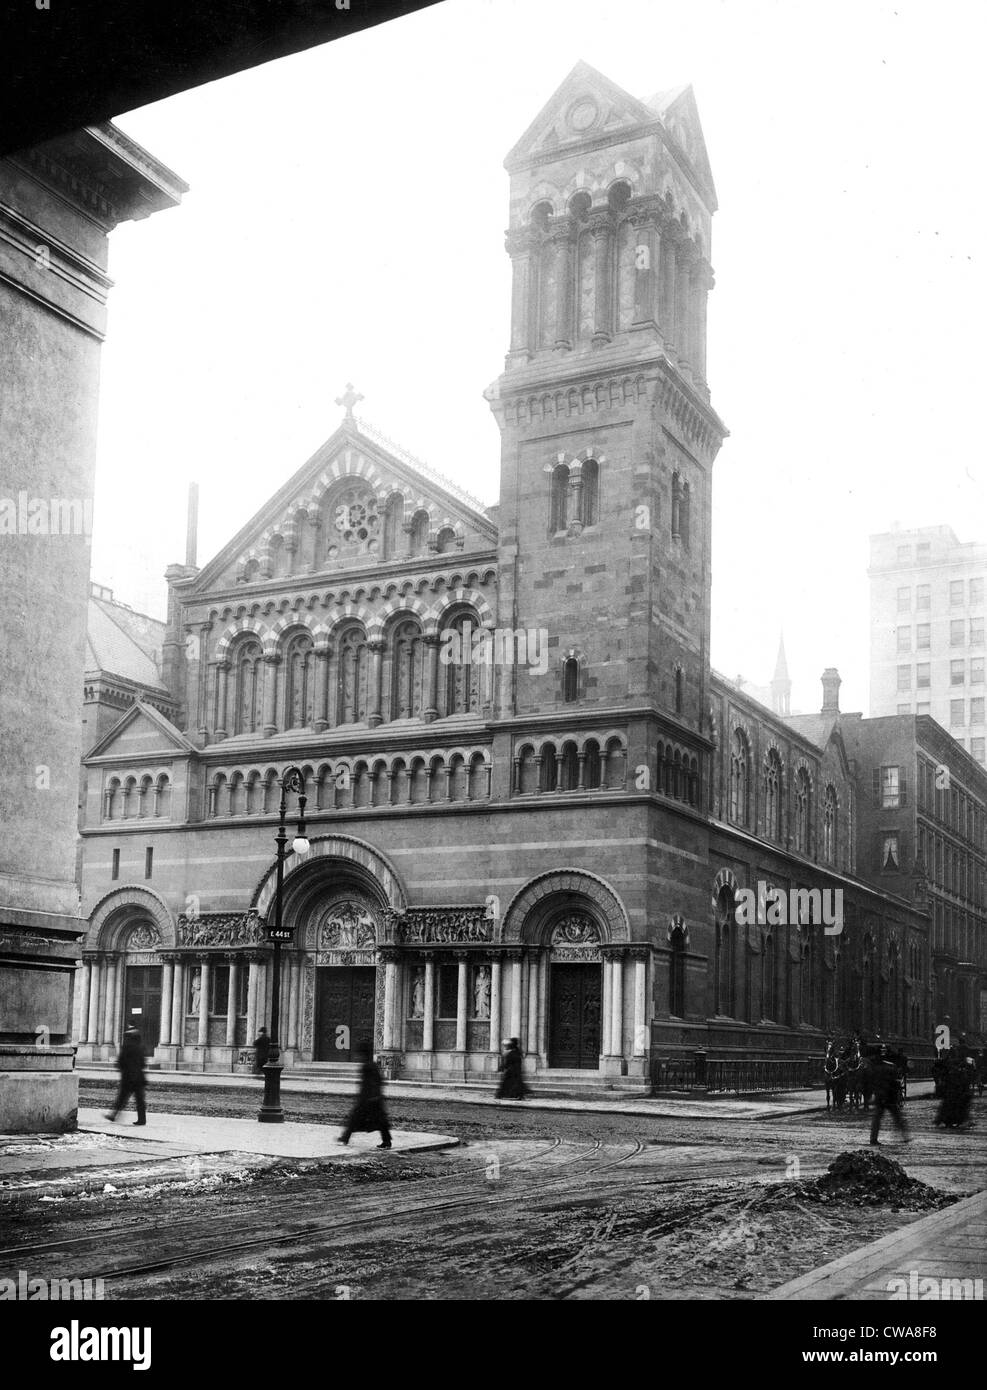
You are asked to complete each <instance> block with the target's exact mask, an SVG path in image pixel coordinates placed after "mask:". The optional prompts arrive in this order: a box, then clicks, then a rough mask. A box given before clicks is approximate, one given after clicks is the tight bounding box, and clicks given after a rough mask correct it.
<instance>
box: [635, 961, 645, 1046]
mask: <svg viewBox="0 0 987 1390" xmlns="http://www.w3.org/2000/svg"><path fill="white" fill-rule="evenodd" d="M647 975H648V962H647V958H646V957H645V956H644V954H643V953H641V954H636V955H635V957H634V1046H633V1055H634V1056H635V1057H644V1056H645V1055H646V1053H647V1050H648V1048H647V1019H646V1018H645V1007H646V1002H647V1001H646V994H645V986H646V983H647Z"/></svg>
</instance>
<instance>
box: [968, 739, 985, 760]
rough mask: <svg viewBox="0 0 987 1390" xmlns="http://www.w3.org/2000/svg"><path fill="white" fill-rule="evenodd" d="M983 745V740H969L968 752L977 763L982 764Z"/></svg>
mask: <svg viewBox="0 0 987 1390" xmlns="http://www.w3.org/2000/svg"><path fill="white" fill-rule="evenodd" d="M984 743H985V740H984V739H982V738H971V740H970V752H971V753H972V754H973V756H974V757H975V758H976V760H977V762H978V763H982V762H983V761H984Z"/></svg>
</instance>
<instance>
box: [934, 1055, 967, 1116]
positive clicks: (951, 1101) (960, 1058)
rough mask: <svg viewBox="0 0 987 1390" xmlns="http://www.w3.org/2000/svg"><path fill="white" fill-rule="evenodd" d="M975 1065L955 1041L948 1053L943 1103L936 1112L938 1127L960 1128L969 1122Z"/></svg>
mask: <svg viewBox="0 0 987 1390" xmlns="http://www.w3.org/2000/svg"><path fill="white" fill-rule="evenodd" d="M973 1077H974V1067H973V1065H972V1064H971V1061H970V1059H969V1058H968V1057H967V1055H966V1053H965V1051H964V1050H963V1049H962V1048H960V1047H959V1046H958V1044H956V1043H954V1044H953V1046H952V1047H951V1048H950V1049H949V1052H948V1053H947V1054H946V1075H945V1078H944V1080H943V1094H942V1103H941V1105H940V1106H939V1109H938V1110H937V1112H936V1119H935V1125H936V1129H938V1128H939V1126H940V1125H945V1126H946V1128H947V1129H960V1128H962V1127H963V1126H964V1125H966V1124H967V1123H968V1122H969V1119H970V1103H971V1101H972V1100H973Z"/></svg>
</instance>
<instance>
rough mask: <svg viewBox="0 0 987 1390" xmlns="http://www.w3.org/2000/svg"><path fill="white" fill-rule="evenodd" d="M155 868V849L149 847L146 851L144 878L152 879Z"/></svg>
mask: <svg viewBox="0 0 987 1390" xmlns="http://www.w3.org/2000/svg"><path fill="white" fill-rule="evenodd" d="M153 867H154V850H153V848H152V847H151V846H150V845H148V847H147V849H146V850H145V851H144V877H145V878H150V877H151V871H152V869H153Z"/></svg>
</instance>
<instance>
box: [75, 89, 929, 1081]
mask: <svg viewBox="0 0 987 1390" xmlns="http://www.w3.org/2000/svg"><path fill="white" fill-rule="evenodd" d="M507 168H508V171H509V174H510V181H511V184H510V223H509V228H508V233H507V249H508V252H509V254H510V256H511V258H512V265H513V293H512V306H511V330H510V349H509V352H508V356H507V360H506V365H505V370H504V372H503V374H502V375H501V376H500V377H499V379H498V380H497V382H496V383H494V385H492V386H491V387H490V388H489V389H488V391H487V398H488V400H489V402H490V406H491V409H492V410H493V412H494V415H495V417H496V419H497V422H498V424H499V426H500V430H501V436H502V456H501V457H502V464H501V486H500V497H499V504H498V506H497V507H496V508H484V506H483V505H482V503H480V502H479V501H477V500H476V499H473V498H471V497H469V496H468V495H467V494H465V493H463V492H462V490H461V489H460V488H458V487H456V486H455V485H453V484H452V483H449V482H448V481H446V480H444V479H442V478H440V477H438V476H437V475H435V474H433V473H432V472H431V471H430V470H428V469H426V468H425V467H424V466H423V465H421V464H420V463H418V462H417V461H416V460H414V459H412V458H411V457H410V456H408V455H406V454H405V453H404V452H403V451H402V450H400V449H399V448H397V446H395V445H393V444H392V443H390V442H389V441H387V440H385V439H383V438H382V437H381V436H379V435H378V434H377V432H376V431H374V430H373V428H372V427H371V426H369V425H368V424H366V423H365V422H364V421H362V420H360V419H357V418H356V417H355V416H354V414H353V406H354V405H355V404H356V402H357V399H358V398H357V396H356V395H355V393H354V392H353V391H352V388H348V389H347V393H346V395H345V396H344V397H342V398H341V401H340V404H341V405H343V406H344V408H345V416H344V418H343V420H342V422H341V423H340V425H339V427H338V428H337V430H336V431H335V433H334V434H333V435H332V436H331V437H330V438H329V439H328V440H327V441H326V443H325V444H324V445H323V446H322V447H321V448H320V449H319V450H317V452H316V453H315V454H314V455H313V456H312V458H310V459H309V460H308V461H307V462H306V463H304V464H303V465H302V466H301V468H299V469H298V471H297V472H296V473H294V475H293V476H292V477H290V478H289V479H288V480H287V481H286V482H285V484H284V485H283V486H282V487H281V488H280V489H279V491H278V492H277V493H276V494H275V495H274V496H273V497H272V498H271V499H270V501H269V502H268V503H267V504H266V505H265V506H264V507H263V508H262V509H261V510H260V512H258V514H257V515H256V516H255V517H254V518H253V519H252V520H251V521H250V522H249V523H248V524H247V525H246V526H245V527H244V528H243V529H242V530H241V531H240V532H239V533H238V534H237V535H236V536H234V537H233V538H232V539H231V540H230V542H229V543H228V544H227V545H226V546H225V547H224V548H223V549H222V550H221V551H220V553H219V554H218V555H217V556H216V557H215V558H214V559H213V560H211V561H210V562H209V563H208V564H207V565H205V566H204V567H203V568H202V569H198V568H197V567H196V566H195V565H194V564H191V563H187V564H185V565H181V566H180V565H175V566H173V567H172V568H171V569H170V570H169V571H168V581H169V600H168V622H167V632H166V637H165V641H164V646H163V662H162V672H163V680H164V684H165V685H166V686H167V688H168V691H169V692H170V695H171V698H172V699H173V701H174V706H175V708H174V714H173V715H169V714H167V713H165V712H162V709H161V708H160V707H157V708H155V706H154V704H152V703H150V702H147V701H144V700H140V701H137V702H135V703H134V704H133V705H132V706H131V708H130V709H129V710H128V711H127V713H126V714H125V715H124V716H123V717H122V718H121V719H120V721H119V722H118V723H117V724H116V725H115V726H114V727H113V728H111V729H110V730H109V731H108V732H106V733H105V735H104V736H102V737H101V738H100V739H99V740H98V741H97V742H96V743H95V745H94V747H93V748H92V749H91V750H90V752H89V754H88V756H87V758H86V760H85V765H86V770H87V779H88V796H87V805H86V809H85V818H84V828H83V840H84V852H83V876H82V892H83V900H84V910H85V912H86V914H87V916H88V920H89V933H88V938H87V941H86V951H85V956H84V981H85V985H84V988H83V990H82V991H81V992H80V995H79V1010H78V1015H77V1031H78V1037H79V1041H80V1055H81V1056H82V1057H84V1058H93V1059H109V1058H110V1057H111V1056H112V1053H113V1051H114V1049H115V1047H116V1045H117V1040H118V1037H119V1034H120V1030H121V1028H122V1026H123V1022H124V1020H125V1019H127V1020H129V1019H132V1018H137V1019H139V1020H140V1022H141V1026H142V1031H143V1033H144V1039H145V1046H146V1048H147V1049H148V1051H153V1052H154V1055H155V1057H156V1058H157V1059H158V1060H159V1061H161V1062H166V1063H170V1064H178V1065H180V1066H183V1067H196V1068H215V1069H221V1068H229V1067H231V1066H234V1067H235V1066H241V1065H247V1063H246V1062H245V1060H244V1056H245V1054H244V1052H243V1049H244V1048H245V1046H246V1045H247V1044H248V1043H249V1042H250V1040H251V1039H252V1037H253V1035H254V1032H255V1030H256V1028H257V1027H259V1026H260V1025H261V1024H262V1023H265V1022H268V1020H269V1018H270V987H271V983H270V982H271V970H270V960H271V946H270V943H269V941H268V940H267V936H266V930H265V928H266V926H267V925H269V924H270V922H271V921H272V919H273V894H274V830H275V826H276V813H277V808H278V802H279V798H280V794H281V792H280V778H281V774H282V773H283V771H284V769H285V768H287V767H289V766H298V767H299V768H300V769H301V770H302V772H303V774H304V778H305V794H306V797H307V809H306V817H307V823H308V835H309V838H310V843H311V847H310V850H309V851H308V852H307V853H306V854H304V855H297V854H292V856H291V857H290V858H289V860H288V863H287V866H286V878H285V891H284V899H283V902H284V922H285V924H286V925H287V926H289V927H290V928H291V930H292V933H293V939H292V942H291V944H290V946H289V947H288V948H287V949H286V950H285V951H284V952H283V968H282V988H283V996H282V1001H281V1018H282V1021H283V1027H282V1037H281V1042H282V1044H283V1046H284V1055H285V1060H286V1061H287V1063H288V1064H289V1065H292V1066H296V1067H297V1066H307V1067H312V1066H314V1067H318V1066H326V1065H329V1064H331V1063H333V1062H349V1061H351V1059H352V1057H353V1055H354V1051H353V1050H354V1047H355V1045H356V1043H358V1042H359V1041H360V1040H361V1038H364V1037H366V1038H372V1039H373V1040H374V1042H375V1045H376V1047H377V1049H378V1051H379V1053H380V1054H381V1056H382V1058H383V1060H384V1062H385V1064H386V1065H387V1067H388V1069H389V1070H390V1071H391V1072H392V1073H401V1074H404V1075H408V1076H419V1077H425V1076H442V1077H470V1076H474V1077H475V1076H482V1075H485V1074H489V1073H490V1072H491V1071H492V1070H493V1069H494V1068H495V1067H496V1064H497V1057H498V1053H499V1051H500V1047H501V1041H502V1039H504V1038H505V1037H510V1036H516V1037H518V1038H519V1039H521V1043H522V1047H523V1048H524V1050H525V1052H526V1054H527V1057H528V1064H529V1065H530V1066H531V1067H533V1068H535V1069H537V1070H539V1071H540V1072H542V1073H548V1074H550V1075H555V1076H563V1077H564V1076H565V1075H566V1074H567V1073H572V1072H574V1071H578V1072H581V1073H585V1072H588V1071H593V1072H597V1073H598V1074H603V1075H609V1076H613V1077H617V1076H626V1077H628V1078H630V1079H632V1080H635V1079H636V1080H637V1081H638V1082H639V1083H642V1084H643V1082H644V1079H645V1077H646V1075H647V1073H648V1068H649V1063H650V1061H651V1059H652V1058H653V1057H655V1056H659V1055H673V1054H675V1053H683V1052H691V1051H692V1050H694V1049H695V1048H696V1047H697V1046H699V1045H702V1046H705V1047H707V1048H710V1049H716V1050H719V1051H720V1052H721V1053H722V1055H726V1056H733V1055H737V1056H749V1055H762V1054H770V1055H775V1056H781V1055H805V1054H820V1055H821V1051H822V1048H823V1045H824V1043H823V1039H824V1035H825V1031H826V1030H828V1029H831V1028H833V1027H840V1028H845V1029H848V1028H849V1027H851V1026H860V1025H861V1024H862V1023H863V1021H864V1019H867V1020H868V1021H869V1022H872V1023H875V1024H876V1023H877V1022H878V1021H879V1022H880V1023H881V1025H882V1026H883V1027H884V1028H885V1030H886V1031H893V1032H895V1033H896V1034H897V1035H900V1036H907V1037H910V1038H913V1039H915V1038H918V1037H919V1036H923V1035H925V1034H927V1033H928V1030H929V1029H930V1028H931V1022H932V1020H931V1002H930V995H929V990H930V988H931V986H930V981H929V976H928V969H927V959H928V918H927V916H926V914H925V912H924V910H923V908H922V906H921V904H919V903H916V902H915V901H914V900H913V898H912V897H910V896H908V895H905V894H903V893H902V892H900V891H896V886H895V885H890V884H889V885H885V884H882V885H880V886H877V885H875V884H869V883H867V882H866V881H865V879H864V878H863V877H862V876H861V875H860V874H859V872H858V870H857V864H856V857H855V856H856V850H855V843H856V840H855V836H856V821H855V817H856V814H857V813H856V798H857V789H856V783H855V780H854V772H853V768H852V765H851V761H850V758H849V757H848V754H847V750H846V747H845V745H844V743H843V740H842V738H841V735H840V731H839V727H838V723H837V721H836V720H835V719H834V718H831V717H830V716H831V715H832V714H833V713H834V710H833V705H834V702H835V689H836V686H835V685H834V683H833V678H832V677H829V676H828V677H827V679H828V681H829V684H828V686H827V695H826V700H825V702H824V704H825V708H824V711H823V715H822V716H820V718H819V720H810V721H809V723H808V724H807V725H805V726H800V725H799V723H798V719H797V718H796V717H789V718H786V717H785V715H784V714H783V713H781V712H779V713H777V714H775V713H772V711H770V710H768V709H766V708H765V707H763V706H762V705H760V704H758V703H757V702H756V701H754V700H752V699H751V698H750V697H749V696H746V695H744V694H743V693H742V692H741V691H739V690H738V689H737V688H736V687H735V686H733V685H731V683H730V682H729V681H725V680H724V679H723V678H721V677H718V676H717V675H716V674H715V673H714V672H712V670H711V668H710V661H709V626H710V515H711V505H712V469H713V461H714V459H715V457H716V455H717V452H718V450H719V448H720V445H721V443H722V441H723V439H724V437H725V434H726V431H725V428H724V426H723V424H722V422H721V421H720V420H719V418H718V416H717V415H716V412H715V411H714V410H713V408H712V406H711V404H710V393H709V388H708V386H707V383H706V370H705V324H706V296H707V293H708V291H709V289H710V287H711V285H712V272H711V269H710V262H709V255H710V236H711V233H710V227H711V220H712V215H713V213H714V211H715V208H716V195H715V190H714V187H713V181H712V177H711V174H710V170H709V165H708V161H707V158H706V152H705V146H704V142H703V136H702V131H701V127H700V124H699V117H698V113H697V110H696V105H695V101H694V98H693V95H692V91H691V89H690V88H683V89H679V90H677V91H674V92H669V93H663V94H659V95H658V96H656V97H654V98H653V99H651V100H650V101H647V102H643V101H639V100H637V99H635V98H634V97H632V96H630V95H628V94H627V93H626V92H623V91H622V90H621V89H620V88H618V87H616V86H615V85H614V84H613V83H611V82H610V81H608V79H606V78H605V77H603V76H602V75H601V74H599V73H597V72H595V71H594V70H593V69H592V68H589V67H587V66H586V65H585V64H579V65H578V66H577V67H576V68H575V69H574V70H573V72H572V73H571V74H570V76H569V77H568V78H567V79H566V81H565V82H564V83H563V85H562V87H561V88H560V89H559V90H558V92H556V94H555V96H554V97H553V98H552V99H551V101H550V102H549V103H548V104H547V106H546V107H545V108H544V109H543V110H542V112H541V113H540V114H539V115H538V117H537V118H536V120H535V121H534V122H533V123H532V125H531V127H530V128H529V129H528V131H527V132H526V133H525V134H524V136H523V137H522V138H521V140H520V141H519V142H518V144H517V145H516V146H515V148H514V149H513V150H512V152H511V154H510V155H509V157H508V160H507ZM786 679H787V676H786V673H784V672H783V671H782V670H781V668H779V673H776V680H777V681H779V682H781V684H782V686H783V685H784V681H785V680H786ZM836 681H837V683H838V678H836ZM781 710H787V691H786V692H785V698H784V699H781V700H780V701H779V711H781ZM289 812H290V814H292V815H294V814H295V798H294V797H293V796H292V797H291V798H290V802H289ZM761 884H763V885H764V886H765V890H766V891H767V890H769V889H782V890H784V891H785V892H786V893H787V892H788V890H798V889H799V888H803V889H805V890H819V891H820V892H821V891H822V890H823V889H826V890H827V891H835V890H836V889H839V890H840V891H841V892H842V893H843V894H844V895H845V899H846V903H847V916H846V921H845V922H844V921H843V920H842V919H841V922H840V926H841V927H842V928H843V930H842V931H840V930H835V931H834V930H830V929H827V926H826V924H825V922H824V921H822V920H820V918H819V917H818V915H816V916H815V917H814V918H812V919H811V920H810V917H811V913H810V914H807V915H806V916H805V917H802V916H801V915H799V916H797V917H796V918H795V919H787V920H784V921H782V922H778V921H775V920H773V917H772V915H771V914H760V913H759V914H758V918H759V920H754V921H751V922H744V923H741V921H740V915H739V914H738V911H737V907H738V903H739V902H740V901H741V898H742V894H743V892H750V893H751V894H753V895H755V896H757V894H758V891H759V885H761ZM800 901H802V900H800ZM765 916H766V918H767V919H766V920H760V918H761V917H765ZM915 950H918V951H919V952H920V953H921V956H922V961H923V970H924V971H925V973H924V974H923V975H912V974H910V973H909V971H908V968H907V963H908V962H909V961H910V960H911V959H912V957H913V955H914V951H915ZM868 972H869V973H868ZM868 991H870V992H869V993H868ZM868 1001H870V1002H869V1003H868ZM916 1002H917V1003H918V1006H919V1008H918V1011H917V1012H916V1010H915V1009H914V1008H913V1004H914V1003H916ZM868 1009H869V1010H870V1012H869V1013H868V1012H867V1010H868Z"/></svg>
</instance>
